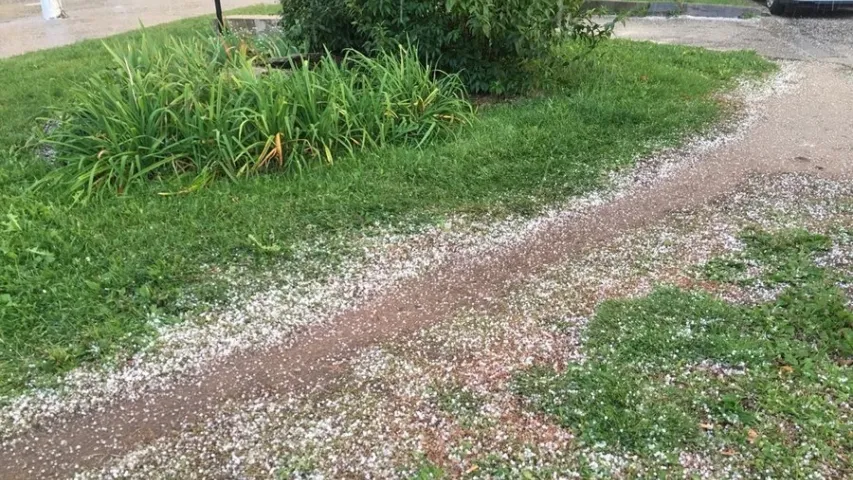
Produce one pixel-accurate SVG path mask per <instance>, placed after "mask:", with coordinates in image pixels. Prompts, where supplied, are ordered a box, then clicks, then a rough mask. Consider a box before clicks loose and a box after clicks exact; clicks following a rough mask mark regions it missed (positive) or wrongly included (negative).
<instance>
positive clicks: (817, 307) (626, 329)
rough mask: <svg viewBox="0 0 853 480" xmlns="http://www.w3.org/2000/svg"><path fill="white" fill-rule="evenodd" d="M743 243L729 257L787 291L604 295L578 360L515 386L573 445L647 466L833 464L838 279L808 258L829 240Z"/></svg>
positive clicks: (767, 471) (842, 366)
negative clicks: (735, 299) (685, 458)
mask: <svg viewBox="0 0 853 480" xmlns="http://www.w3.org/2000/svg"><path fill="white" fill-rule="evenodd" d="M743 238H744V241H745V242H746V245H747V247H746V249H745V251H744V252H743V254H742V255H741V257H740V259H739V260H740V261H744V262H755V263H757V264H760V265H761V267H762V272H763V273H762V277H763V280H764V281H766V282H780V283H783V284H785V285H786V288H785V290H783V292H782V294H781V295H780V296H779V297H778V299H777V300H776V301H773V302H770V303H766V304H761V305H758V306H741V305H733V304H729V303H726V302H724V301H721V300H718V299H716V298H713V297H712V296H710V295H708V294H705V293H701V292H692V291H682V290H677V289H671V288H664V289H658V290H657V291H655V292H654V293H652V294H651V295H649V296H648V297H646V298H641V299H633V300H618V301H610V302H607V303H605V304H603V305H602V306H601V307H600V308H599V310H598V312H597V313H596V316H595V318H594V319H593V320H592V321H591V322H590V324H589V329H588V332H587V340H586V344H585V348H586V350H587V355H588V357H589V361H588V362H587V363H585V364H582V365H574V366H570V367H569V368H568V369H567V370H566V371H565V372H559V373H558V372H554V371H552V370H549V369H534V370H531V371H528V372H526V373H525V374H524V375H522V376H520V377H519V378H518V380H517V384H516V387H517V390H518V392H519V393H520V394H521V395H523V396H525V397H526V398H527V399H528V400H529V401H530V402H531V404H532V405H534V406H536V408H538V409H541V410H543V411H545V412H547V413H549V414H551V415H553V416H554V417H555V418H556V419H557V420H558V421H559V422H560V423H561V424H563V425H565V426H566V427H568V428H571V429H573V430H574V431H575V432H576V433H577V434H578V435H579V436H580V438H581V439H582V440H583V442H584V443H585V444H586V445H589V446H592V445H595V444H597V443H604V444H606V445H608V446H609V447H610V448H612V449H613V450H614V451H617V452H628V453H632V454H637V455H640V457H641V458H642V459H644V461H647V462H650V465H652V466H653V467H654V466H655V465H657V467H661V466H665V465H666V463H665V460H663V461H664V463H661V461H662V460H661V459H666V458H670V457H672V458H678V454H679V453H680V452H692V451H697V450H698V451H703V452H708V454H709V455H711V456H712V457H714V456H721V455H723V456H725V455H729V456H732V455H736V456H737V457H738V458H739V459H740V460H739V461H740V462H741V465H739V467H738V468H739V470H741V471H742V473H743V474H745V475H747V476H749V477H753V476H768V475H769V476H773V477H780V478H783V477H784V478H793V477H803V476H808V475H811V474H820V475H827V474H830V475H833V474H838V473H840V472H843V471H844V469H845V468H847V466H845V465H844V464H845V460H844V458H845V457H844V455H845V453H844V452H845V451H849V448H850V446H851V444H850V434H851V425H850V424H849V422H847V421H846V420H845V414H844V413H843V410H844V409H845V408H847V407H846V405H847V404H848V402H849V400H850V394H851V393H853V392H851V387H850V385H849V382H848V380H849V375H850V366H849V365H847V360H846V359H850V358H853V333H851V332H853V330H851V329H853V312H851V311H850V310H849V308H847V307H846V302H847V299H846V298H845V296H844V295H843V294H842V292H840V291H839V289H838V288H837V286H836V284H837V282H838V280H839V278H838V274H837V273H835V272H833V271H830V270H828V269H826V268H822V267H819V266H817V265H816V264H815V258H816V256H817V255H818V254H820V253H821V252H824V251H825V250H826V249H827V248H829V246H830V240H829V239H828V238H827V237H824V236H821V235H813V234H810V233H808V232H804V231H785V232H778V233H775V234H770V233H767V232H762V231H757V230H750V231H747V232H745V233H744V235H743ZM730 261H731V260H730ZM721 264H722V265H728V264H727V263H724V262H719V263H716V265H721ZM736 270H737V269H736ZM719 271H720V270H719V269H716V268H715V269H714V270H712V273H718V272H719ZM724 272H728V270H724ZM719 278H720V280H722V281H726V280H729V279H731V278H732V277H730V276H729V275H728V274H726V275H721V276H719ZM734 280H736V278H735V279H734ZM849 280H850V279H849V278H848V279H846V281H849ZM720 452H724V453H722V454H721V453H720ZM657 467H655V468H657ZM833 472H834V473H833Z"/></svg>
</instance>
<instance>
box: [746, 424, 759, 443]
mask: <svg viewBox="0 0 853 480" xmlns="http://www.w3.org/2000/svg"><path fill="white" fill-rule="evenodd" d="M746 437H747V440H749V443H755V440H756V439H757V438H758V432H756V431H755V430H753V429H751V428H750V429H749V431H748V432H746Z"/></svg>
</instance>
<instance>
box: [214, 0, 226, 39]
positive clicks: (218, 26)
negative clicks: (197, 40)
mask: <svg viewBox="0 0 853 480" xmlns="http://www.w3.org/2000/svg"><path fill="white" fill-rule="evenodd" d="M214 3H215V4H216V31H218V32H219V33H222V31H223V30H225V20H223V18H222V2H221V0H214Z"/></svg>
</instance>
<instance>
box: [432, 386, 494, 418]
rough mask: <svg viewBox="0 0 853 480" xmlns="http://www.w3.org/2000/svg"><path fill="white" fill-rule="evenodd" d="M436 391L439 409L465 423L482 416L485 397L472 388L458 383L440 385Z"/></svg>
mask: <svg viewBox="0 0 853 480" xmlns="http://www.w3.org/2000/svg"><path fill="white" fill-rule="evenodd" d="M435 393H436V397H437V403H438V409H439V410H441V411H443V412H445V413H447V414H449V415H452V416H453V417H454V418H455V419H457V420H458V421H460V422H462V423H463V424H466V425H467V424H470V423H472V422H473V421H474V420H476V419H477V418H478V417H479V416H480V413H481V409H482V408H483V399H482V398H480V397H479V396H478V395H477V394H476V393H474V392H472V391H471V390H469V389H467V388H465V387H463V386H460V385H456V384H451V385H438V386H436V387H435Z"/></svg>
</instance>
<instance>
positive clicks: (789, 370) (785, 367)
mask: <svg viewBox="0 0 853 480" xmlns="http://www.w3.org/2000/svg"><path fill="white" fill-rule="evenodd" d="M779 371H780V372H782V373H794V367H792V366H790V365H783V366H782V368H780V369H779Z"/></svg>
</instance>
